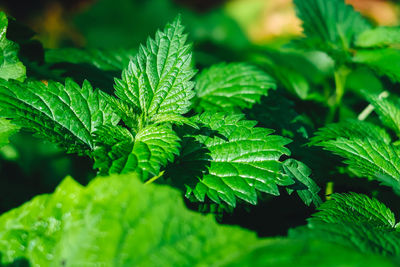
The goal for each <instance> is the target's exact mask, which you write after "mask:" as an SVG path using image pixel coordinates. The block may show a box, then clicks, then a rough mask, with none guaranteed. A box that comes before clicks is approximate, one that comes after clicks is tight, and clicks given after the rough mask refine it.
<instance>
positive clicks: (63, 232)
mask: <svg viewBox="0 0 400 267" xmlns="http://www.w3.org/2000/svg"><path fill="white" fill-rule="evenodd" d="M0 229H1V231H0V253H1V254H2V257H1V262H0V264H11V263H13V261H15V260H20V259H26V260H28V261H29V264H31V265H32V266H58V265H63V266H91V265H102V266H247V265H249V264H256V265H257V266H286V265H287V266H290V265H291V264H293V262H294V261H296V263H298V264H297V265H298V266H304V267H305V266H310V265H315V262H317V263H318V264H317V265H315V266H338V265H343V266H344V265H345V266H360V264H361V265H364V266H367V265H371V264H372V265H374V266H385V267H386V266H395V264H393V263H391V262H390V260H388V259H385V258H383V257H380V256H376V255H370V254H365V255H364V254H361V253H358V252H356V251H354V250H353V249H351V248H350V249H349V248H345V247H342V246H338V245H334V244H331V243H326V242H321V241H317V240H299V239H297V240H296V239H282V238H273V239H259V238H257V237H256V234H255V233H252V232H249V231H247V230H243V229H240V228H239V227H235V226H224V225H219V224H217V223H216V222H215V220H214V218H213V217H212V216H211V215H208V216H203V215H200V214H198V213H195V212H192V211H189V210H187V209H186V207H185V205H184V203H183V201H182V198H181V195H180V193H179V192H178V191H175V190H173V189H171V188H168V187H165V186H159V185H143V184H142V183H141V182H139V180H138V178H137V177H136V176H135V175H119V176H111V177H101V178H97V179H94V180H93V181H92V182H91V183H90V184H89V185H88V186H87V187H82V186H81V185H79V184H77V183H76V182H75V181H74V180H72V179H71V178H66V179H65V180H64V181H63V182H62V183H61V184H60V185H59V186H58V187H57V189H56V191H55V192H54V193H53V194H49V195H41V196H38V197H35V198H34V199H32V200H31V201H29V202H28V203H26V204H24V205H22V206H21V207H19V208H17V209H14V210H11V211H9V212H7V213H5V214H3V215H2V216H1V217H0ZM244 244H245V245H244ZM188 248H190V249H188ZM132 252H134V253H132ZM321 255H322V256H323V257H322V258H321Z"/></svg>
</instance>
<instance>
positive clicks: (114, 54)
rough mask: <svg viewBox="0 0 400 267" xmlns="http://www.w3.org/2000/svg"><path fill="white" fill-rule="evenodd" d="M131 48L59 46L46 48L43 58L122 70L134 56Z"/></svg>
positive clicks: (56, 61)
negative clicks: (107, 48)
mask: <svg viewBox="0 0 400 267" xmlns="http://www.w3.org/2000/svg"><path fill="white" fill-rule="evenodd" d="M134 55H135V51H133V50H128V49H126V50H123V49H120V50H100V49H93V48H92V49H86V50H83V49H77V48H61V49H51V50H47V51H46V54H45V60H46V62H47V63H66V62H68V63H73V64H80V63H87V64H91V65H93V66H95V67H96V68H98V69H101V70H106V71H107V70H118V71H120V70H122V69H124V68H126V67H127V66H128V64H129V61H130V60H131V59H132V58H133V57H134Z"/></svg>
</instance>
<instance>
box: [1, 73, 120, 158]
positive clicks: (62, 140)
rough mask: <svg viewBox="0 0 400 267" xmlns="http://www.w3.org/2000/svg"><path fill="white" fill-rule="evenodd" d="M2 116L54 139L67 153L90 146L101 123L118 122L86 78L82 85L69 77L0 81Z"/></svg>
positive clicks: (88, 148)
mask: <svg viewBox="0 0 400 267" xmlns="http://www.w3.org/2000/svg"><path fill="white" fill-rule="evenodd" d="M0 108H2V111H1V115H2V116H3V117H8V118H13V119H14V120H13V122H15V123H16V124H18V125H20V126H21V127H24V128H27V129H29V130H32V131H34V132H35V133H36V134H37V135H39V136H41V137H43V138H45V139H47V140H50V141H52V142H55V143H57V144H59V145H60V146H62V147H64V148H65V149H66V150H67V151H68V152H78V153H85V152H86V153H87V152H89V151H91V150H93V149H94V142H93V133H94V131H95V130H96V128H98V127H100V126H101V125H105V124H111V125H115V124H117V123H118V121H119V118H118V117H117V116H116V115H115V114H114V113H113V111H112V110H111V108H110V105H109V104H108V102H107V101H106V100H105V99H104V98H103V97H102V96H101V95H100V94H99V91H98V90H93V89H92V86H91V85H90V83H89V82H88V81H85V82H84V83H83V85H82V88H81V87H80V86H79V85H78V84H76V83H75V82H73V81H72V80H70V79H67V80H66V81H65V86H64V85H62V84H61V83H57V82H52V81H50V82H49V83H48V85H47V86H46V85H45V84H44V83H42V82H39V81H34V82H29V83H20V82H17V81H8V82H6V81H4V80H0Z"/></svg>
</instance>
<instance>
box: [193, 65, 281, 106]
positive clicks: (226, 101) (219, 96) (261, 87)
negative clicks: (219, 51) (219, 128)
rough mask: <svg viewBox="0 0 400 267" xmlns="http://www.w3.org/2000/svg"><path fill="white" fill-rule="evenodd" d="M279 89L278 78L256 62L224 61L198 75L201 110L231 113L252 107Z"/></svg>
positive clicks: (198, 94)
mask: <svg viewBox="0 0 400 267" xmlns="http://www.w3.org/2000/svg"><path fill="white" fill-rule="evenodd" d="M275 88H276V84H275V82H274V80H273V79H272V78H271V77H270V76H269V75H267V74H266V73H265V72H263V71H262V70H260V69H258V68H256V67H254V66H252V65H247V64H245V63H230V64H226V63H221V64H218V65H214V66H212V67H210V68H209V69H206V70H203V71H202V72H201V73H200V75H198V76H197V79H196V88H195V90H196V94H197V97H198V104H197V105H198V107H199V108H200V109H202V110H208V111H210V110H216V111H225V112H229V111H240V110H241V109H243V108H250V107H251V106H252V105H253V104H254V103H257V102H259V101H260V98H261V96H263V95H266V94H267V92H268V90H269V89H275Z"/></svg>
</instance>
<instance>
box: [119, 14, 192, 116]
mask: <svg viewBox="0 0 400 267" xmlns="http://www.w3.org/2000/svg"><path fill="white" fill-rule="evenodd" d="M183 30H184V28H183V26H182V25H181V22H180V18H179V17H178V18H177V19H175V20H174V22H172V23H171V24H167V26H166V27H165V29H164V31H163V32H161V31H158V32H157V33H156V37H155V39H150V38H149V39H148V40H147V45H146V46H145V47H144V46H141V47H140V48H139V52H138V54H137V55H136V57H135V58H134V59H133V60H132V61H131V62H130V63H129V66H128V68H127V69H125V70H124V71H123V72H122V79H121V80H119V79H116V80H115V82H116V84H115V94H116V95H117V96H118V97H119V98H120V99H121V100H123V101H125V102H127V103H129V104H131V105H132V106H133V107H134V109H135V110H138V112H139V114H140V115H141V116H142V117H143V121H145V122H150V121H152V119H153V117H154V116H155V115H160V114H177V115H181V114H183V113H186V112H188V111H189V109H190V105H191V99H192V98H193V96H194V92H193V90H192V89H193V86H194V83H193V82H191V81H190V79H191V78H192V77H193V75H194V73H195V72H194V70H193V69H192V66H191V58H192V55H191V46H190V45H187V44H185V42H186V38H187V36H186V35H185V34H183Z"/></svg>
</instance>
